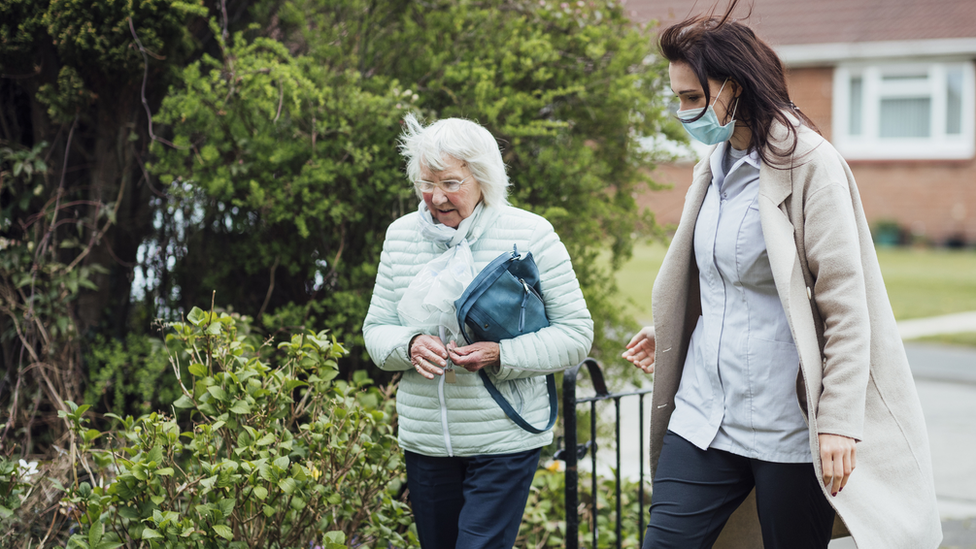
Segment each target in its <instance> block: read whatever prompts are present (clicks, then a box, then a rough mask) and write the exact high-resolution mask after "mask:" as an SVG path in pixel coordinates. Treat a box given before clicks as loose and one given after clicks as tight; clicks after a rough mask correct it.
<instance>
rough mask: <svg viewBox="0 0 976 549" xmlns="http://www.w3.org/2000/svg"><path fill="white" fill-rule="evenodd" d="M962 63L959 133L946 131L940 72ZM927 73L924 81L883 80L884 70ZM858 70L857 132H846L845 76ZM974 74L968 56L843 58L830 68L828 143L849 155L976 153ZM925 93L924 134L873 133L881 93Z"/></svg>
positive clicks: (848, 82)
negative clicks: (928, 102)
mask: <svg viewBox="0 0 976 549" xmlns="http://www.w3.org/2000/svg"><path fill="white" fill-rule="evenodd" d="M958 68H961V69H962V127H961V130H962V131H961V133H959V134H951V135H950V134H947V133H946V74H947V72H948V70H953V69H958ZM920 73H924V74H927V75H928V79H927V80H926V81H924V82H904V83H892V82H887V83H885V82H883V81H882V77H883V76H885V75H889V76H890V75H897V74H920ZM856 76H860V77H861V86H862V99H861V115H862V116H861V133H860V135H851V134H850V123H851V118H850V117H851V105H850V97H851V89H850V86H851V78H852V77H856ZM974 81H976V77H974V69H973V62H972V61H971V60H969V59H961V58H955V59H951V58H949V59H938V60H915V61H903V62H880V61H879V62H873V63H843V64H840V65H838V66H837V68H836V69H835V71H834V86H833V93H834V98H833V105H834V107H833V121H832V122H833V135H832V136H831V137H832V141H833V143H834V146H835V147H836V148H837V150H838V151H840V153H841V154H842V155H844V157H845V158H847V159H849V160H889V159H968V158H972V157H973V155H974V153H976V83H974ZM920 94H921V95H927V96H928V97H930V98H931V106H932V107H931V108H932V112H931V116H930V123H931V127H930V132H929V136H928V137H898V138H893V137H888V138H882V137H879V135H878V132H879V130H880V107H881V100H882V98H893V97H918V96H919V95H920Z"/></svg>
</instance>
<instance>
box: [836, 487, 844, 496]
mask: <svg viewBox="0 0 976 549" xmlns="http://www.w3.org/2000/svg"><path fill="white" fill-rule="evenodd" d="M843 491H844V487H843V486H841V487H840V490H837V493H838V494H839V493H841V492H843Z"/></svg>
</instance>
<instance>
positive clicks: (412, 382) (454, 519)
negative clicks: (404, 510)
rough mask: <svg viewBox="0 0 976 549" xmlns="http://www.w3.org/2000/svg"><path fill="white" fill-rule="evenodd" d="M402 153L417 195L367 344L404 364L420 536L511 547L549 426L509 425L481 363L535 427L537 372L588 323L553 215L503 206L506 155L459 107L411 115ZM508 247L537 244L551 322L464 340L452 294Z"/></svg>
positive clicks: (433, 541)
mask: <svg viewBox="0 0 976 549" xmlns="http://www.w3.org/2000/svg"><path fill="white" fill-rule="evenodd" d="M401 152H402V154H403V156H404V157H405V158H406V160H407V175H408V177H409V179H410V181H412V182H413V184H414V186H415V187H416V190H417V194H418V196H419V197H420V198H421V199H422V200H421V201H420V205H419V207H418V209H417V211H416V212H415V213H410V214H408V215H405V216H403V217H401V218H400V219H397V220H396V221H394V222H393V223H392V224H391V225H390V227H389V229H388V231H387V234H386V241H385V242H384V244H383V253H382V255H381V256H380V265H379V271H378V273H377V276H376V286H375V288H374V290H373V298H372V301H371V303H370V307H369V313H368V314H367V316H366V320H365V322H364V324H363V333H364V335H365V339H366V348H367V350H368V351H369V354H370V356H371V357H372V359H373V361H374V362H375V363H376V365H377V366H379V367H380V368H381V369H383V370H388V371H403V377H402V379H401V380H400V386H399V389H398V392H397V412H398V414H399V442H400V446H401V447H402V448H403V449H404V451H405V457H406V465H407V485H408V487H409V489H410V501H411V506H412V507H413V512H414V517H415V520H416V523H417V532H418V535H419V537H420V544H421V546H423V547H424V548H425V549H436V548H454V547H464V548H465V549H475V548H482V547H484V548H496V549H502V548H504V549H508V548H510V547H512V544H513V543H514V541H515V538H516V536H517V534H518V528H519V524H520V523H521V520H522V513H523V511H524V509H525V501H526V499H527V497H528V493H529V487H530V485H531V483H532V478H533V476H534V473H535V470H536V468H537V467H538V462H539V454H540V450H541V448H542V446H545V445H547V444H549V443H550V442H552V432H551V431H548V430H545V431H541V432H536V433H533V432H529V431H527V430H523V429H522V428H521V427H519V426H518V425H516V424H515V423H514V422H513V421H512V420H511V419H509V417H508V416H507V415H506V413H505V412H504V411H502V409H501V408H500V407H499V404H497V403H496V402H495V401H494V400H493V399H492V397H491V395H490V394H489V392H488V390H487V389H486V388H485V387H486V386H485V383H484V382H483V381H482V379H481V377H480V376H479V375H478V374H477V372H478V371H479V370H482V369H484V370H485V371H486V372H487V373H488V377H489V379H490V380H491V382H492V383H493V384H494V385H495V386H496V387H497V388H498V390H499V392H500V393H501V394H502V396H504V397H505V398H506V400H507V401H508V402H509V403H510V404H511V406H512V407H513V408H514V409H515V410H516V411H517V413H519V414H520V415H521V416H522V418H524V420H525V421H527V422H528V423H530V424H531V425H532V426H544V425H546V422H547V420H548V419H549V416H550V408H549V402H548V398H547V387H546V383H545V380H544V378H545V376H546V374H550V373H553V372H556V371H560V370H563V369H566V368H568V367H571V366H573V365H575V364H577V363H578V362H580V361H581V360H583V359H584V358H585V357H586V355H587V353H588V352H589V350H590V345H591V343H592V340H593V322H592V320H591V319H590V315H589V312H588V311H587V309H586V303H585V302H584V300H583V294H582V292H581V291H580V287H579V282H578V281H577V280H576V275H575V273H574V272H573V266H572V264H571V262H570V258H569V254H568V253H567V252H566V248H565V246H563V244H562V242H560V240H559V237H558V236H557V235H556V233H555V232H554V231H553V228H552V225H551V224H550V223H549V222H547V221H546V220H545V219H543V218H542V217H539V216H538V215H535V214H532V213H529V212H527V211H525V210H521V209H518V208H514V207H512V206H510V205H508V203H507V200H506V195H507V187H508V177H507V176H506V174H505V165H504V163H503V162H502V157H501V153H500V152H499V149H498V145H497V143H496V142H495V139H494V138H493V137H492V135H491V134H490V133H489V132H488V131H487V130H486V129H485V128H483V127H481V126H480V125H478V124H476V123H473V122H470V121H467V120H462V119H457V118H451V119H446V120H440V121H438V122H435V123H433V124H431V125H430V126H428V127H426V128H424V127H422V126H421V125H420V124H418V122H417V121H416V119H415V118H414V117H413V116H412V115H408V116H407V118H406V130H405V132H404V135H403V139H402V144H401ZM513 247H517V249H518V250H519V251H520V252H522V253H525V252H531V253H532V255H533V256H534V259H535V262H536V264H537V265H538V269H539V274H540V282H541V287H542V296H543V302H544V304H545V308H546V314H547V316H548V318H549V324H550V325H549V326H548V327H546V328H543V329H541V330H539V331H537V332H534V333H528V334H524V335H520V336H518V337H515V338H513V339H505V340H502V341H501V342H499V343H494V342H487V341H482V342H476V343H473V344H470V345H465V344H464V343H465V342H464V339H463V338H460V337H459V335H460V329H461V328H463V327H459V326H458V325H457V322H456V320H453V319H454V313H455V311H454V300H456V299H457V298H458V297H459V296H460V293H461V292H462V291H463V290H464V287H465V286H466V284H467V283H470V281H471V279H472V278H473V276H474V275H475V274H476V273H477V272H478V271H480V270H481V269H482V268H484V267H485V266H486V265H487V264H488V263H489V262H491V261H492V260H494V259H495V258H496V257H498V256H499V255H501V254H503V253H511V252H512V251H513ZM455 366H456V368H455Z"/></svg>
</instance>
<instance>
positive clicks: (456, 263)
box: [397, 201, 493, 344]
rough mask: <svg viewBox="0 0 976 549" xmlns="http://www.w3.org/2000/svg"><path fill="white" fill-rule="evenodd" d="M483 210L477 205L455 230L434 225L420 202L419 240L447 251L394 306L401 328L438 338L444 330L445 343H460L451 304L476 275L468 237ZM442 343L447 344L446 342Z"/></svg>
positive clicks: (418, 278) (482, 207) (483, 212)
mask: <svg viewBox="0 0 976 549" xmlns="http://www.w3.org/2000/svg"><path fill="white" fill-rule="evenodd" d="M486 210H487V211H491V209H490V208H488V209H486V208H485V206H484V203H482V202H479V203H478V205H477V206H475V209H474V211H473V212H472V213H471V215H469V216H468V217H466V218H464V219H462V220H461V223H460V224H458V226H457V228H456V229H455V228H452V227H448V226H447V225H444V224H443V223H436V222H434V219H433V216H432V215H431V213H430V210H429V209H428V208H427V204H426V203H425V202H423V201H421V202H420V206H419V207H418V208H417V213H418V214H419V218H420V222H419V227H418V229H419V232H420V236H421V237H423V238H424V239H426V240H431V241H433V242H437V243H440V244H445V245H447V251H445V252H444V253H442V254H441V255H439V256H437V257H435V258H434V259H432V260H430V262H428V263H427V264H426V265H424V267H423V268H422V269H421V270H420V272H419V273H417V276H415V277H414V278H413V280H411V281H410V285H409V286H408V287H407V290H406V292H404V294H403V297H402V298H401V299H400V303H398V304H397V316H398V317H399V319H400V324H401V325H403V326H411V327H416V328H419V329H422V330H423V331H424V332H425V333H432V334H437V333H438V332H440V329H441V328H444V329H445V330H446V333H447V338H448V340H451V339H453V340H455V341H462V340H463V338H462V337H461V328H460V326H459V325H458V322H457V311H456V310H455V308H454V302H455V301H456V300H457V299H458V298H459V297H461V294H463V293H464V290H465V288H467V287H468V284H470V283H471V281H472V280H474V277H475V275H476V274H477V272H476V271H475V268H474V257H473V256H472V255H471V242H472V241H473V240H477V238H474V239H473V240H472V241H469V238H468V237H469V236H471V230H472V228H473V227H475V226H477V225H478V223H479V221H480V220H481V219H482V217H484V214H485V213H486ZM488 215H489V216H490V214H488ZM492 217H493V216H492ZM444 343H445V344H447V341H444Z"/></svg>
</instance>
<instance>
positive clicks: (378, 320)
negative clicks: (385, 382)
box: [363, 206, 593, 456]
mask: <svg viewBox="0 0 976 549" xmlns="http://www.w3.org/2000/svg"><path fill="white" fill-rule="evenodd" d="M418 224H419V214H417V213H416V212H414V213H410V214H408V215H405V216H403V217H401V218H400V219H397V220H396V221H394V222H393V223H392V224H391V225H390V227H389V229H388V230H387V233H386V241H385V242H384V244H383V252H382V255H381V256H380V265H379V270H378V273H377V275H376V286H375V287H374V289H373V297H372V300H371V302H370V305H369V312H368V313H367V315H366V320H365V321H364V323H363V335H364V336H365V339H366V349H367V351H368V352H369V355H370V357H372V359H373V361H374V362H375V363H376V365H377V366H379V367H380V368H381V369H383V370H389V371H403V378H402V379H401V380H400V386H399V389H398V391H397V413H398V414H399V416H400V417H399V442H400V446H401V447H402V448H404V449H405V450H409V451H411V452H415V453H419V454H423V455H427V456H472V455H484V454H508V453H513V452H520V451H524V450H529V449H532V448H538V447H540V446H544V445H546V444H549V443H551V442H552V431H547V432H545V433H541V434H532V433H529V432H527V431H524V430H522V429H521V428H520V427H518V426H517V425H515V423H513V422H512V420H510V419H509V418H508V417H507V416H506V415H505V412H503V411H502V410H501V408H499V407H498V404H497V403H495V401H494V400H492V398H491V395H489V394H488V391H487V390H486V389H485V386H484V383H483V382H482V381H481V377H480V376H478V374H477V373H469V372H468V371H467V370H464V369H463V368H457V369H456V371H457V383H453V384H451V383H445V382H444V377H443V376H435V379H433V380H428V379H426V378H424V377H423V376H421V375H420V374H418V373H417V372H416V370H414V368H413V365H412V364H411V363H410V356H409V350H408V346H409V343H410V340H411V339H412V338H413V337H414V336H415V335H418V334H421V333H425V332H424V330H422V329H420V328H417V327H411V326H401V325H400V321H399V319H398V316H397V304H398V303H399V301H400V299H401V298H402V297H403V294H404V292H405V291H406V289H407V286H409V284H410V281H411V280H413V278H414V276H416V275H417V273H418V272H419V271H420V270H421V268H422V267H423V266H424V265H425V264H427V262H429V261H430V260H432V259H434V258H436V257H437V256H439V255H441V254H442V253H443V252H444V251H446V250H447V248H446V245H443V244H439V243H435V242H433V241H430V240H427V239H424V238H423V237H422V236H421V233H420V231H419V228H418ZM468 243H469V245H470V246H471V252H472V255H473V256H474V263H475V268H476V270H479V271H480V270H481V269H483V268H484V267H485V266H486V265H487V264H488V263H490V262H491V261H492V260H493V259H495V258H496V257H498V256H499V255H501V254H502V253H505V252H509V253H510V252H511V251H512V245H513V244H514V245H517V246H518V251H519V252H520V253H523V254H524V253H525V252H532V257H533V258H534V259H535V262H536V265H538V267H539V274H540V280H541V286H542V295H543V300H544V302H545V306H546V314H547V316H548V317H549V322H550V326H549V327H548V328H543V329H542V330H540V331H538V332H535V333H531V334H526V335H522V336H519V337H517V338H514V339H507V340H503V341H502V342H501V343H500V349H501V360H500V362H501V366H500V367H496V368H492V369H489V371H488V373H489V375H490V377H491V379H492V381H493V382H494V384H495V386H496V387H498V390H499V392H501V393H502V395H503V396H505V397H506V399H507V400H508V402H509V403H510V404H511V405H512V407H513V408H515V410H516V411H517V412H519V414H520V415H521V416H522V417H523V418H525V420H526V421H528V422H529V423H530V424H532V425H535V426H539V427H541V426H544V425H545V424H546V422H547V420H548V419H549V401H548V396H547V392H546V383H545V375H546V374H548V373H551V372H556V371H560V370H564V369H566V368H569V367H572V366H574V365H576V364H578V363H579V362H581V361H582V360H583V359H584V358H586V355H587V353H589V350H590V345H591V344H592V343H593V321H592V320H591V319H590V313H589V311H588V310H587V308H586V302H585V301H584V299H583V293H582V292H581V291H580V287H579V282H578V281H577V280H576V274H575V273H574V272H573V266H572V263H571V262H570V259H569V254H568V253H567V251H566V247H565V246H564V245H563V243H562V242H561V241H560V240H559V236H558V235H557V234H556V233H555V231H554V230H553V228H552V225H551V224H550V223H549V222H548V221H546V220H545V219H544V218H542V217H540V216H538V215H535V214H533V213H530V212H527V211H525V210H520V209H518V208H514V207H511V206H503V207H491V208H489V207H486V208H485V212H484V213H483V214H482V215H481V217H480V218H479V219H478V224H477V225H476V226H474V227H472V228H471V231H470V233H469V234H468ZM427 333H429V335H434V336H436V335H437V334H435V333H430V332H427Z"/></svg>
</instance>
